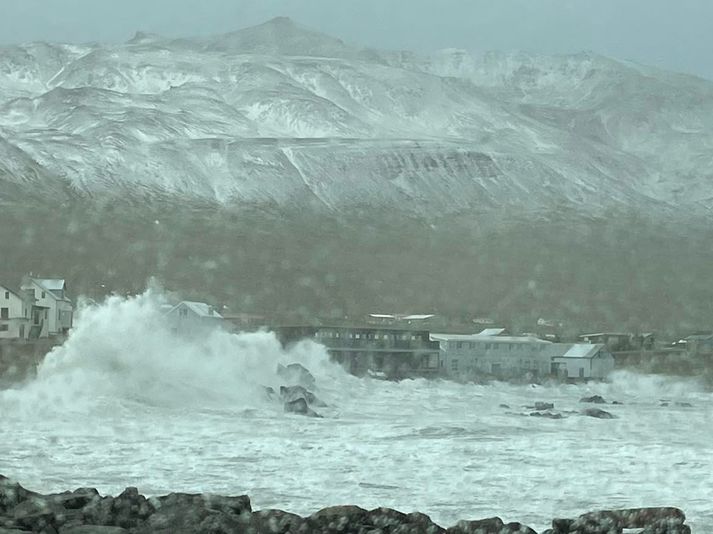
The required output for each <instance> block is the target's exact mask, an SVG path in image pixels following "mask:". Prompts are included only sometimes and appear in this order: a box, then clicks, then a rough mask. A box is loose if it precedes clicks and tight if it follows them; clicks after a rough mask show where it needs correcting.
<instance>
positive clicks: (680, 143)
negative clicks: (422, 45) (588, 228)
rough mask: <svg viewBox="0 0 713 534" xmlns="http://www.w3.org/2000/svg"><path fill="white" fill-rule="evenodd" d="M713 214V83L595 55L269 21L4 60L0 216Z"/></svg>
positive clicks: (22, 52)
mask: <svg viewBox="0 0 713 534" xmlns="http://www.w3.org/2000/svg"><path fill="white" fill-rule="evenodd" d="M25 188H29V189H32V190H33V191H34V193H35V194H37V193H38V192H42V191H46V192H47V193H48V194H49V195H50V196H52V197H54V198H56V195H58V194H60V193H58V191H61V192H62V193H61V194H64V195H74V196H79V197H82V196H87V197H92V198H100V197H101V196H103V195H106V196H109V197H116V196H119V197H123V196H131V197H140V198H144V197H145V198H147V199H148V198H151V197H152V196H161V197H165V196H169V197H172V198H175V199H178V200H180V199H191V200H196V199H198V200H201V201H210V202H218V203H220V204H225V205H229V206H234V205H242V204H244V203H249V204H250V205H260V204H263V203H264V204H266V205H271V206H296V207H300V206H306V205H309V206H311V207H318V208H322V209H327V210H330V211H332V212H342V211H348V210H350V209H352V208H355V207H359V208H360V209H361V208H363V207H364V206H368V207H372V208H377V209H384V208H386V209H397V210H402V211H403V212H405V213H409V214H415V215H419V216H426V217H435V216H441V215H444V214H448V213H456V212H462V211H466V210H472V209H475V210H478V211H479V212H482V211H488V210H493V209H496V210H501V211H502V209H503V208H512V209H513V210H516V211H518V212H523V211H525V212H538V213H540V214H542V213H548V212H549V211H551V210H552V209H553V208H554V207H556V206H563V205H565V206H569V207H574V208H576V209H577V210H579V211H584V212H587V213H591V214H596V213H600V212H602V210H608V209H622V210H630V209H631V208H632V207H634V208H635V209H637V210H643V211H656V212H659V213H672V212H678V213H681V212H685V213H690V214H703V215H705V214H708V213H710V211H711V210H713V83H711V82H707V81H705V80H701V79H697V78H694V77H690V76H683V75H679V74H673V73H668V72H663V71H659V70H654V69H651V68H647V67H642V66H639V65H632V64H628V63H622V62H617V61H614V60H611V59H607V58H604V57H599V56H595V55H592V54H580V55H574V56H566V57H539V56H532V55H526V54H500V53H492V54H486V55H484V56H482V57H477V58H474V57H471V56H469V55H468V54H467V53H465V52H463V51H459V50H444V51H441V52H438V53H436V54H434V55H432V56H430V57H421V56H418V55H416V54H412V53H407V52H384V51H377V50H370V49H362V48H360V47H357V46H350V45H348V44H345V43H343V42H342V41H340V40H339V39H335V38H333V37H329V36H326V35H323V34H320V33H317V32H314V31H311V30H308V29H305V28H302V27H301V26H299V25H297V24H295V23H294V22H292V21H291V20H289V19H286V18H278V19H274V20H271V21H269V22H267V23H265V24H262V25H260V26H256V27H252V28H247V29H244V30H240V31H236V32H233V33H230V34H225V35H219V36H215V37H210V38H200V39H168V38H163V37H160V36H156V35H151V34H144V33H138V34H137V35H136V36H135V37H134V38H133V39H131V40H130V41H128V42H127V43H125V44H120V45H104V44H90V45H81V46H78V45H62V44H46V43H33V44H29V45H21V46H11V47H6V48H3V49H0V201H1V200H6V201H7V200H12V199H13V198H16V197H17V196H18V195H19V196H20V198H21V197H22V194H23V193H22V192H23V190H24V189H25Z"/></svg>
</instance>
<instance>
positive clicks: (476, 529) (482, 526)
mask: <svg viewBox="0 0 713 534" xmlns="http://www.w3.org/2000/svg"><path fill="white" fill-rule="evenodd" d="M446 532H447V533H448V534H537V532H535V531H534V530H532V529H531V528H530V527H528V526H526V525H523V524H522V523H508V524H505V523H503V520H502V519H500V518H499V517H490V518H488V519H479V520H476V521H458V523H456V525H455V526H453V527H450V528H449V529H448V530H446Z"/></svg>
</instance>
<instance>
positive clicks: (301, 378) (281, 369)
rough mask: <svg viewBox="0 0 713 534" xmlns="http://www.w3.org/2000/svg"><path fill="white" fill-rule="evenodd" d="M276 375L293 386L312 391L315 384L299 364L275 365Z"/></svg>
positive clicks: (312, 377) (306, 370) (304, 368)
mask: <svg viewBox="0 0 713 534" xmlns="http://www.w3.org/2000/svg"><path fill="white" fill-rule="evenodd" d="M277 374H278V376H279V377H281V378H283V379H284V380H286V381H287V382H289V383H290V384H293V385H299V386H302V387H305V388H309V389H314V387H315V385H316V384H317V381H316V380H315V379H314V376H313V375H312V373H310V372H309V370H308V369H307V368H306V367H305V366H304V365H302V364H301V363H291V364H288V365H282V364H277Z"/></svg>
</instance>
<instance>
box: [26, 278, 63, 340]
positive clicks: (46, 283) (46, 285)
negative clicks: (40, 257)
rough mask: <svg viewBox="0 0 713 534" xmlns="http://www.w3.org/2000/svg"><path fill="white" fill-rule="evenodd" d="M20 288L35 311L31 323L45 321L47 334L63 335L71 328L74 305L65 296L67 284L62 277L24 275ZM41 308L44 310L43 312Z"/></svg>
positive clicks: (35, 323)
mask: <svg viewBox="0 0 713 534" xmlns="http://www.w3.org/2000/svg"><path fill="white" fill-rule="evenodd" d="M20 289H21V291H22V293H23V294H24V296H26V297H27V298H29V299H31V300H32V302H33V306H34V308H35V311H34V312H33V314H34V316H33V318H32V319H33V324H34V325H38V326H39V325H40V324H42V326H43V328H44V323H45V322H46V327H47V332H48V334H49V335H51V336H52V335H64V334H66V333H67V332H69V330H70V328H72V321H73V316H74V307H73V305H72V301H71V300H70V299H69V297H68V296H67V284H66V283H65V281H64V280H62V279H56V278H33V277H31V276H25V277H24V278H23V280H22V285H21V286H20ZM43 310H46V312H44V311H43Z"/></svg>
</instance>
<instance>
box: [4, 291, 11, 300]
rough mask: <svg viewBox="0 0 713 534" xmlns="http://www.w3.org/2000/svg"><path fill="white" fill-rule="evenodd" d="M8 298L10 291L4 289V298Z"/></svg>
mask: <svg viewBox="0 0 713 534" xmlns="http://www.w3.org/2000/svg"><path fill="white" fill-rule="evenodd" d="M9 298H10V292H9V291H5V300H8V299H9Z"/></svg>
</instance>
